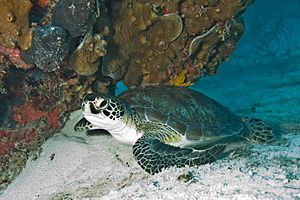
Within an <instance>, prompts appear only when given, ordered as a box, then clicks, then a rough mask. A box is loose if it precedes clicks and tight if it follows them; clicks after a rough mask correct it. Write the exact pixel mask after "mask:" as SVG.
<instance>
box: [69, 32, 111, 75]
mask: <svg viewBox="0 0 300 200" xmlns="http://www.w3.org/2000/svg"><path fill="white" fill-rule="evenodd" d="M105 46H106V42H105V41H104V40H103V39H102V36H101V35H99V34H93V33H92V32H91V31H89V32H88V33H86V35H85V37H84V39H83V41H82V42H81V44H80V45H79V46H78V47H77V49H76V50H75V51H74V52H73V54H72V55H71V56H70V61H69V65H70V68H71V69H73V70H74V71H76V72H77V73H78V74H81V75H85V76H88V75H92V74H94V73H95V72H96V71H97V70H98V66H99V64H100V57H102V56H103V55H104V54H105V53H106V50H105Z"/></svg>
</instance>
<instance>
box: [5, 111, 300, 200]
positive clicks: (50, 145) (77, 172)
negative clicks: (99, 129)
mask: <svg viewBox="0 0 300 200" xmlns="http://www.w3.org/2000/svg"><path fill="white" fill-rule="evenodd" d="M77 120H78V112H76V113H73V114H72V116H71V119H70V120H69V122H68V123H67V125H66V127H65V128H64V129H63V130H62V131H61V133H59V134H57V135H55V136H54V137H52V138H51V139H49V140H48V141H47V142H46V143H45V144H44V145H43V151H42V153H41V156H40V157H39V158H38V159H37V160H36V161H28V164H27V166H26V168H25V169H24V170H23V172H22V173H21V175H20V176H19V177H18V178H16V179H15V181H14V182H13V183H12V184H11V185H10V186H9V187H8V188H7V189H6V190H5V191H4V193H3V194H2V195H1V196H0V199H1V200H27V199H30V200H34V199H38V200H40V199H41V200H44V199H45V200H46V199H111V200H114V199H147V200H149V199H175V198H176V199H297V198H298V199H299V198H300V181H299V177H300V175H299V171H300V170H299V165H300V164H299V159H300V147H299V145H300V134H292V133H291V134H288V135H286V136H285V137H286V138H287V140H288V142H287V143H286V144H284V145H280V146H279V145H274V146H266V145H254V146H253V147H251V156H249V155H246V156H241V155H240V154H241V152H240V153H239V154H237V155H236V156H235V155H233V156H232V157H237V158H232V159H231V158H226V159H223V160H219V161H217V162H215V163H213V164H210V165H204V166H200V167H198V168H183V169H169V170H165V171H164V172H162V173H159V174H156V175H154V176H151V175H148V174H147V173H145V172H143V171H142V170H141V169H140V167H139V166H138V165H137V164H136V162H135V160H134V158H133V156H132V153H131V147H129V146H125V145H122V144H120V143H118V142H117V141H114V140H113V139H112V138H111V137H110V136H107V135H102V136H86V135H85V134H84V133H75V132H74V131H73V125H74V123H75V122H76V121H77ZM53 153H54V154H55V156H54V159H53V160H51V159H50V157H51V155H52V154H53ZM238 155H239V156H238ZM297 159H298V160H297ZM182 175H188V176H187V177H189V178H190V180H189V178H181V179H180V178H178V177H183V176H182Z"/></svg>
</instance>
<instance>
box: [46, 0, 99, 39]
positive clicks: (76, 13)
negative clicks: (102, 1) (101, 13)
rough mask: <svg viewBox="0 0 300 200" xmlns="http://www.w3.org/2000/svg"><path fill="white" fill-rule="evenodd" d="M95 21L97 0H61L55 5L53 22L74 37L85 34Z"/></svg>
mask: <svg viewBox="0 0 300 200" xmlns="http://www.w3.org/2000/svg"><path fill="white" fill-rule="evenodd" d="M95 21H96V2H95V0H77V1H74V0H60V1H59V2H58V3H57V4H56V5H55V7H54V12H53V16H52V24H53V25H54V26H60V27H62V28H64V29H65V30H67V31H68V33H69V34H70V35H71V37H73V38H74V37H78V36H82V35H84V34H85V33H86V32H87V31H88V30H90V29H91V28H92V26H93V24H94V23H95Z"/></svg>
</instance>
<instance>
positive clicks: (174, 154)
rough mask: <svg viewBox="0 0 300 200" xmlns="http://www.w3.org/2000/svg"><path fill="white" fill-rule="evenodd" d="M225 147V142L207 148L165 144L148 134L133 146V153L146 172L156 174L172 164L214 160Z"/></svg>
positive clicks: (200, 162) (196, 163) (199, 162)
mask: <svg viewBox="0 0 300 200" xmlns="http://www.w3.org/2000/svg"><path fill="white" fill-rule="evenodd" d="M225 147H226V145H225V144H218V145H214V146H212V147H210V148H208V149H205V150H195V149H189V148H181V147H176V146H172V145H169V144H165V143H163V142H161V141H160V140H159V139H158V138H156V137H153V136H148V135H147V134H146V135H144V136H142V137H141V138H140V139H138V140H137V142H136V143H135V145H134V146H133V155H134V157H135V159H136V160H137V162H138V164H139V165H140V166H141V167H142V168H143V169H144V170H145V171H146V172H148V173H150V174H155V173H158V172H161V171H162V169H164V168H168V167H172V166H176V167H184V166H186V165H189V166H194V165H203V164H206V163H210V162H213V161H215V160H216V159H217V157H218V156H219V155H220V154H221V153H222V152H223V151H224V149H225Z"/></svg>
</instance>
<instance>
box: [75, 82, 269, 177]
mask: <svg viewBox="0 0 300 200" xmlns="http://www.w3.org/2000/svg"><path fill="white" fill-rule="evenodd" d="M175 95H176V96H175ZM120 97H121V98H118V97H113V96H109V95H104V94H90V95H87V96H86V97H85V100H84V102H83V104H82V110H83V115H84V118H83V119H81V120H80V121H79V122H78V123H77V124H76V125H75V128H74V129H75V130H77V131H81V130H84V129H105V130H107V131H108V132H110V133H111V135H112V136H113V137H114V138H115V139H117V140H118V141H120V142H123V143H127V144H131V145H133V155H134V157H135V159H136V161H137V162H138V164H139V165H140V166H141V167H142V168H143V169H144V170H145V171H147V172H148V173H151V174H154V173H158V172H160V171H161V170H162V169H164V168H168V167H172V166H175V167H183V166H186V165H188V166H194V165H202V164H206V163H210V162H213V161H214V160H216V159H217V158H219V157H220V156H221V155H224V153H225V152H227V147H229V146H230V145H231V144H233V143H236V142H242V141H250V142H268V141H271V140H273V134H272V129H271V128H270V127H269V126H268V125H267V124H265V123H264V122H262V121H261V120H259V119H253V118H245V117H239V116H237V115H235V114H234V113H233V112H231V111H230V110H229V109H228V108H226V107H224V106H222V105H221V104H219V103H218V102H216V101H214V100H213V99H211V98H209V97H207V96H205V95H203V94H201V93H198V92H196V91H192V90H189V89H187V88H176V87H166V86H156V87H148V88H145V89H136V90H129V91H126V92H125V94H123V95H120ZM127 102H129V103H127ZM195 117H196V118H195ZM197 130H198V132H197ZM228 149H230V148H228Z"/></svg>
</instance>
